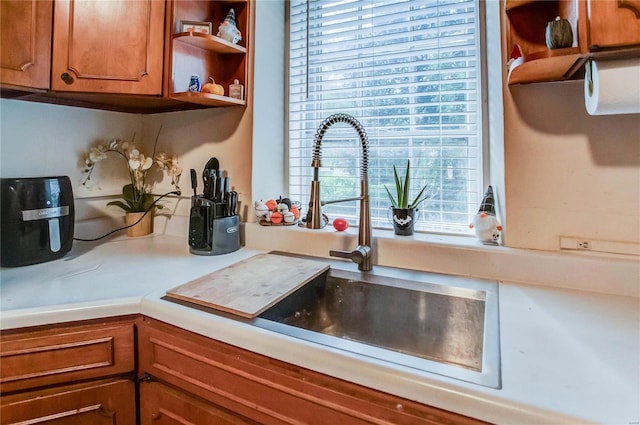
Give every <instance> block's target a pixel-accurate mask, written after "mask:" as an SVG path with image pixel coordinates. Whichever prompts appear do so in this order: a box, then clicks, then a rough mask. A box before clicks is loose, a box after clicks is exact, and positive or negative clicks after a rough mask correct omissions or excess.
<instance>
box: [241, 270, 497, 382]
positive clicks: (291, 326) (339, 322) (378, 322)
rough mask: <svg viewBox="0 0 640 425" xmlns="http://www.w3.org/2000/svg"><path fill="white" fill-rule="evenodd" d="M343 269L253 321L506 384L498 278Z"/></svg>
mask: <svg viewBox="0 0 640 425" xmlns="http://www.w3.org/2000/svg"><path fill="white" fill-rule="evenodd" d="M322 261H327V260H324V259H322ZM329 262H332V261H331V260H329ZM343 267H344V266H343V265H342V263H341V262H339V261H334V262H332V266H331V269H330V270H329V271H328V272H327V273H325V274H323V275H321V276H319V277H318V278H316V279H314V280H312V281H311V282H309V283H307V284H306V285H304V286H303V287H302V288H300V289H298V290H297V291H296V292H294V293H293V294H291V295H289V296H288V297H286V298H285V299H283V300H282V301H280V302H278V303H277V304H276V305H274V306H273V307H271V308H270V309H268V310H267V311H265V312H264V313H263V314H261V315H260V316H259V317H257V318H256V319H253V320H252V323H253V324H254V325H255V326H259V327H261V328H265V329H269V330H272V331H275V332H279V333H282V334H286V335H289V336H293V337H296V338H302V339H304V340H307V341H311V342H315V343H318V344H324V345H327V346H331V347H334V348H337V349H340V350H346V351H349V352H352V353H357V354H360V355H364V356H369V357H373V358H376V359H379V360H383V361H387V362H392V363H395V364H398V365H402V366H405V367H409V368H414V369H419V370H422V371H426V372H432V373H436V374H440V375H444V376H448V377H451V378H455V379H460V380H464V381H468V382H473V383H476V384H480V385H484V386H488V387H493V388H500V385H501V384H500V347H499V323H498V285H497V282H495V281H487V280H480V279H469V278H460V277H454V276H445V275H438V274H433V273H423V272H413V271H407V270H401V269H393V268H386V267H380V266H376V267H375V268H374V270H373V271H370V272H358V271H350V270H344V269H343Z"/></svg>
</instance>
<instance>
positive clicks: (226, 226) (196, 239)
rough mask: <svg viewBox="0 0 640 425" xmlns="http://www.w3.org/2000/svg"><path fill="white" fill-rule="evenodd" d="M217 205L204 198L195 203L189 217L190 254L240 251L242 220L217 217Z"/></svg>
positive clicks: (234, 217)
mask: <svg viewBox="0 0 640 425" xmlns="http://www.w3.org/2000/svg"><path fill="white" fill-rule="evenodd" d="M216 206H217V205H216V204H215V203H214V202H211V201H209V200H207V199H204V198H198V199H197V200H195V201H194V202H193V206H192V207H191V212H190V215H189V237H188V239H189V252H190V253H192V254H195V255H222V254H228V253H230V252H234V251H237V250H238V249H240V218H239V216H237V215H232V216H227V217H218V218H215V216H216V211H215V208H216Z"/></svg>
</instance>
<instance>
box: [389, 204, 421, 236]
mask: <svg viewBox="0 0 640 425" xmlns="http://www.w3.org/2000/svg"><path fill="white" fill-rule="evenodd" d="M417 212H418V209H417V208H391V222H392V223H393V231H394V233H395V234H396V235H399V236H410V235H413V224H414V221H415V219H416V218H417Z"/></svg>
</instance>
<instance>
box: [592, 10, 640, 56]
mask: <svg viewBox="0 0 640 425" xmlns="http://www.w3.org/2000/svg"><path fill="white" fill-rule="evenodd" d="M630 45H640V0H617V1H602V0H591V1H589V47H591V48H593V47H598V48H605V47H621V46H630Z"/></svg>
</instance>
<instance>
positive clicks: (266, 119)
mask: <svg viewBox="0 0 640 425" xmlns="http://www.w3.org/2000/svg"><path fill="white" fill-rule="evenodd" d="M254 5H255V8H256V26H255V44H254V45H255V68H256V70H258V72H256V73H255V77H254V97H253V100H254V103H253V107H254V111H255V114H254V117H253V123H254V127H253V147H252V148H253V157H254V158H256V161H254V164H253V173H254V176H256V178H254V179H252V180H253V181H252V192H253V194H254V197H253V199H254V200H257V199H264V200H267V199H271V198H275V197H278V196H280V195H282V196H286V195H287V191H288V189H287V188H286V187H285V184H284V183H285V181H286V151H285V143H284V140H285V139H284V137H285V136H284V113H283V111H284V105H285V87H284V76H285V69H284V59H283V57H282V53H279V54H274V53H273V52H284V51H285V50H284V48H285V47H284V43H285V23H284V22H285V2H283V1H258V2H256V3H254Z"/></svg>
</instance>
